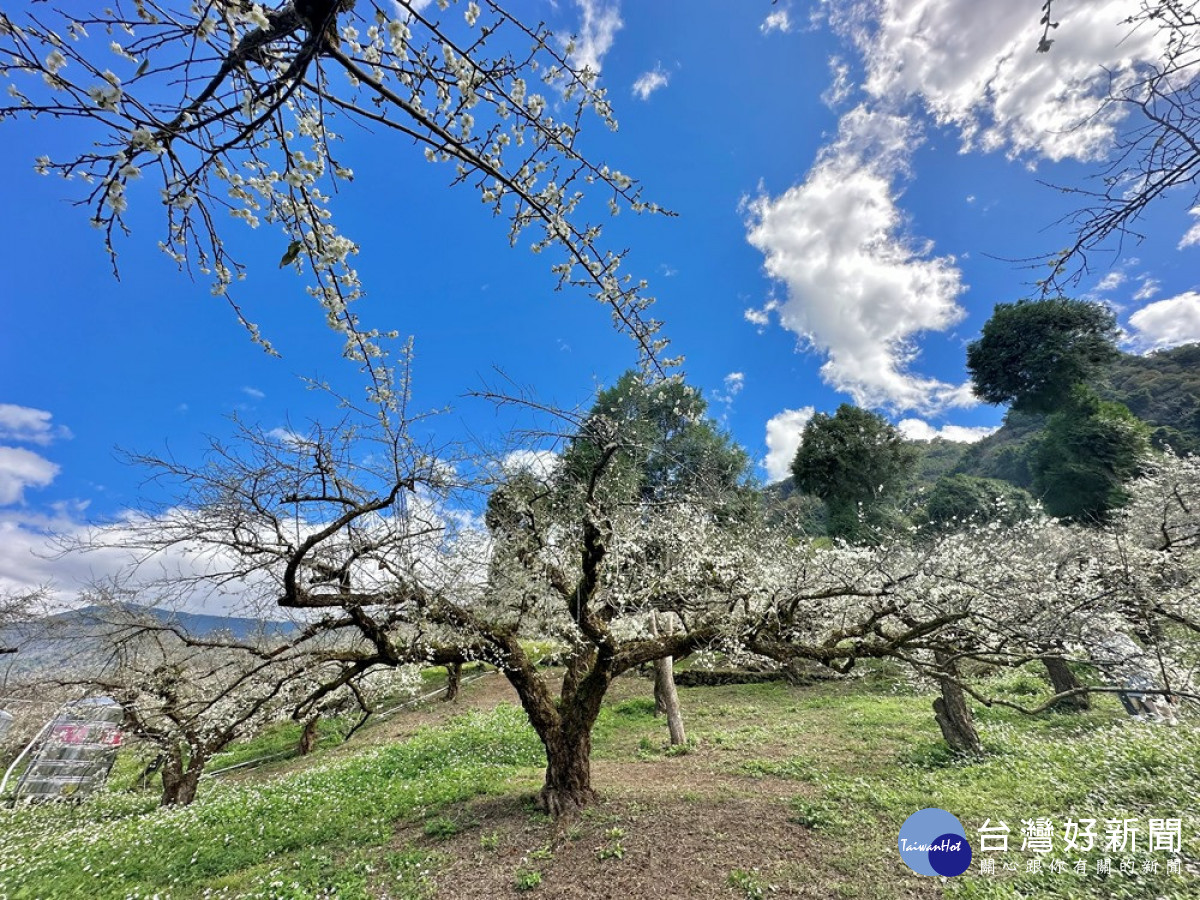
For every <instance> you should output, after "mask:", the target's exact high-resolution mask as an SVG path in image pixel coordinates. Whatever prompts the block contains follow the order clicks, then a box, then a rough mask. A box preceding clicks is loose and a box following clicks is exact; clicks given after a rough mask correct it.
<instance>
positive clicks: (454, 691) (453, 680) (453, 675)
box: [442, 662, 462, 703]
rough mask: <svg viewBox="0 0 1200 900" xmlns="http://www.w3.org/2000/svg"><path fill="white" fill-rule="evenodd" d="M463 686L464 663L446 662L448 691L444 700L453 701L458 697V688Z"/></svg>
mask: <svg viewBox="0 0 1200 900" xmlns="http://www.w3.org/2000/svg"><path fill="white" fill-rule="evenodd" d="M461 686H462V663H457V662H454V663H446V693H445V695H444V696H443V697H442V700H443V702H446V703H453V702H454V701H455V700H457V699H458V689H459V687H461Z"/></svg>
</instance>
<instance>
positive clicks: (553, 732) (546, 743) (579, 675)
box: [504, 640, 612, 818]
mask: <svg viewBox="0 0 1200 900" xmlns="http://www.w3.org/2000/svg"><path fill="white" fill-rule="evenodd" d="M507 650H508V661H507V665H506V666H505V668H504V674H505V676H506V677H507V678H508V680H509V683H511V684H512V686H513V688H514V689H515V690H516V692H517V696H518V697H520V699H521V706H522V707H523V708H524V710H525V714H526V715H528V716H529V722H530V724H531V725H533V729H534V731H536V732H537V735H538V737H539V738H540V739H541V742H542V746H543V747H544V748H545V750H546V780H545V782H544V784H543V785H542V790H541V792H540V793H539V794H538V805H539V807H540V808H541V809H542V811H543V812H545V813H547V814H548V815H550V816H553V817H555V818H558V817H559V816H563V815H568V814H572V813H575V812H578V811H579V810H582V809H583V808H584V807H586V806H588V805H589V804H591V803H592V802H594V801H595V800H596V792H595V791H594V790H593V789H592V762H591V757H592V726H594V725H595V724H596V719H597V717H598V716H599V715H600V703H601V701H602V700H603V699H604V694H605V693H606V692H607V690H608V686H609V684H610V683H611V679H612V675H611V665H610V663H609V662H607V661H602V660H601V659H600V656H599V654H597V652H596V651H595V650H591V649H585V650H581V651H579V652H577V653H576V654H575V655H574V656H573V657H572V658H571V659H570V661H569V662H568V663H567V671H566V673H565V674H564V676H563V685H562V690H561V692H560V694H559V697H558V700H557V702H556V701H555V699H554V696H553V695H552V694H551V692H550V689H549V687H548V686H547V684H546V681H545V679H544V678H543V676H542V675H541V674H539V673H538V672H537V670H536V669H535V667H534V666H533V664H532V663H531V662H530V661H529V658H528V657H527V656H526V655H525V652H524V650H522V649H521V647H520V646H519V644H518V643H517V642H516V641H515V640H512V641H510V642H509V643H508V647H507Z"/></svg>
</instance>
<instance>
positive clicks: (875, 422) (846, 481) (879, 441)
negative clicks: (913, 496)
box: [792, 403, 917, 540]
mask: <svg viewBox="0 0 1200 900" xmlns="http://www.w3.org/2000/svg"><path fill="white" fill-rule="evenodd" d="M916 462H917V450H916V448H915V447H913V446H912V445H911V444H909V443H907V442H906V441H905V440H904V437H903V435H901V434H900V432H899V431H898V430H897V429H896V428H895V427H894V426H893V425H891V424H890V423H889V422H888V421H887V420H886V419H885V418H883V416H881V415H879V414H878V413H873V412H870V411H869V410H865V409H860V408H859V407H857V406H852V405H850V404H848V403H843V404H842V405H841V406H839V407H838V409H837V412H836V413H834V414H833V415H832V416H830V415H828V414H826V413H817V414H816V415H815V416H813V417H812V418H811V419H810V420H809V422H808V424H807V425H805V426H804V435H803V437H802V439H801V442H800V448H799V449H798V450H797V451H796V457H795V459H793V460H792V477H793V478H794V479H795V482H796V487H798V488H799V489H800V490H802V491H805V492H806V493H809V494H815V495H816V496H818V497H820V498H821V499H822V500H824V501H825V503H826V505H827V506H828V508H829V534H830V535H831V536H833V537H844V538H847V539H850V540H858V539H862V538H865V537H866V536H867V535H868V534H869V533H870V532H871V531H872V530H877V529H879V528H882V527H884V526H885V525H886V524H887V523H888V521H889V519H890V518H891V517H893V516H894V515H895V512H896V508H895V503H894V502H893V501H894V499H895V497H896V496H897V495H898V494H899V491H900V489H901V487H902V486H903V485H904V483H905V481H906V480H907V478H908V477H909V475H910V473H911V472H912V469H913V467H914V466H915V465H916Z"/></svg>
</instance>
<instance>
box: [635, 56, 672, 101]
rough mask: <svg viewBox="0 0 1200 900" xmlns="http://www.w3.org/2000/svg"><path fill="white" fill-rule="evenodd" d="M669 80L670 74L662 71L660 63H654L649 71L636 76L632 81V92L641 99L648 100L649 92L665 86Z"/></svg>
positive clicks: (651, 92)
mask: <svg viewBox="0 0 1200 900" xmlns="http://www.w3.org/2000/svg"><path fill="white" fill-rule="evenodd" d="M670 80H671V76H670V75H668V74H667V73H666V72H665V71H663V67H662V64H661V63H655V65H654V68H653V69H652V70H651V71H649V72H643V73H642V74H641V75H639V76H638V79H637V81H635V82H634V83H633V93H634V95H635V96H637V97H638V98H639V99H641V100H649V99H650V95H651V94H653V93H654V92H655V91H657V90H658V89H659V88H664V87H666V86H667V82H669V81H670Z"/></svg>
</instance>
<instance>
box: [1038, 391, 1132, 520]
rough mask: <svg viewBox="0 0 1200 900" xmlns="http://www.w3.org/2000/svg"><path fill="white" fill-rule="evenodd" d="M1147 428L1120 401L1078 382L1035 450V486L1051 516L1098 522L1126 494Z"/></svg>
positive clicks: (1120, 501) (1048, 423)
mask: <svg viewBox="0 0 1200 900" xmlns="http://www.w3.org/2000/svg"><path fill="white" fill-rule="evenodd" d="M1149 435H1150V429H1149V428H1147V427H1146V425H1145V424H1144V423H1143V422H1140V421H1139V420H1138V419H1137V417H1136V416H1134V415H1133V413H1131V412H1130V411H1129V409H1128V408H1127V407H1126V406H1124V405H1123V404H1120V403H1109V402H1106V401H1103V400H1101V399H1100V398H1099V397H1097V396H1096V394H1095V392H1094V391H1092V390H1091V389H1090V388H1087V387H1084V386H1082V385H1077V386H1076V388H1075V390H1074V391H1073V392H1072V394H1071V397H1070V400H1069V402H1068V403H1066V404H1065V405H1064V406H1063V408H1062V409H1060V410H1059V411H1058V412H1056V413H1055V414H1054V415H1052V416H1051V417H1050V418H1049V420H1048V421H1047V423H1046V430H1045V431H1044V432H1043V433H1042V435H1041V437H1040V438H1039V439H1038V443H1037V445H1036V449H1035V451H1034V455H1033V470H1034V489H1035V490H1036V491H1037V493H1038V495H1039V496H1040V497H1041V498H1042V503H1043V504H1044V505H1045V507H1046V511H1047V512H1048V513H1050V514H1051V515H1053V516H1060V517H1064V518H1069V519H1074V520H1078V521H1084V522H1100V521H1103V520H1104V519H1106V518H1107V517H1108V515H1109V514H1110V513H1111V512H1112V510H1114V509H1116V508H1117V507H1119V506H1123V505H1124V504H1125V502H1126V501H1127V500H1128V498H1129V494H1128V492H1127V490H1126V489H1125V486H1124V485H1125V482H1127V481H1128V480H1129V479H1131V478H1133V477H1134V476H1135V475H1137V474H1138V473H1139V472H1140V470H1141V467H1142V466H1143V464H1144V463H1145V462H1146V453H1147V451H1148V450H1149V448H1150V441H1149Z"/></svg>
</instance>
